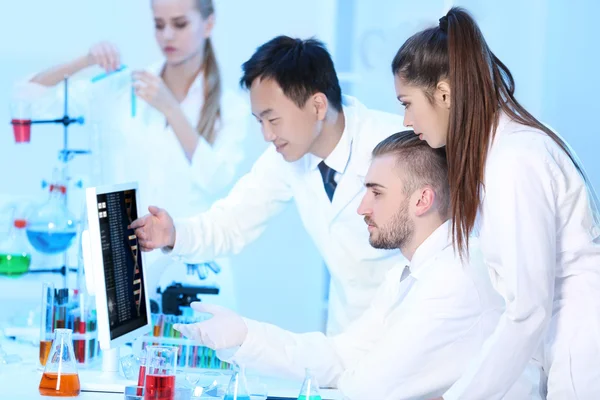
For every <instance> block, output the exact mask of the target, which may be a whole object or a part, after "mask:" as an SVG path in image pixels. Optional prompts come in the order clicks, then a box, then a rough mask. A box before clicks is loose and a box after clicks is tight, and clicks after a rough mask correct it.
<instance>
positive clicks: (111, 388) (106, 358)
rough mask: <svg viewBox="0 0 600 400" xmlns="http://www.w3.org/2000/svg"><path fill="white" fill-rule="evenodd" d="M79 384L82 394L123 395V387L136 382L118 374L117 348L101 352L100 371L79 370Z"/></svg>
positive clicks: (134, 384) (133, 384)
mask: <svg viewBox="0 0 600 400" xmlns="http://www.w3.org/2000/svg"><path fill="white" fill-rule="evenodd" d="M79 382H80V385H81V391H82V392H105V393H106V392H107V393H124V392H125V386H136V385H137V382H136V381H132V380H128V379H125V378H124V377H122V376H121V375H120V374H119V348H116V349H109V350H103V351H102V370H100V371H98V370H85V369H84V370H80V371H79Z"/></svg>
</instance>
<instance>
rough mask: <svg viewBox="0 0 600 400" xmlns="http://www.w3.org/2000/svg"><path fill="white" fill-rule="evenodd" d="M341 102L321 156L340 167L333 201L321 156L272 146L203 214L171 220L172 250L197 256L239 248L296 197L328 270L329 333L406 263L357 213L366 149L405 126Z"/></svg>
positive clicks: (389, 116) (187, 256)
mask: <svg viewBox="0 0 600 400" xmlns="http://www.w3.org/2000/svg"><path fill="white" fill-rule="evenodd" d="M344 102H345V105H344V109H343V110H344V117H345V129H344V132H343V134H342V137H341V139H340V142H339V143H338V145H337V146H336V147H335V149H334V150H333V152H332V153H331V155H330V156H328V157H327V159H326V160H325V162H326V164H328V165H329V166H330V167H331V168H334V169H335V170H336V171H337V172H338V176H337V178H338V185H337V189H336V191H335V195H334V197H333V201H332V202H330V201H329V198H328V197H327V194H326V193H325V189H324V187H323V181H322V178H321V174H320V172H319V169H318V164H319V162H320V161H322V160H321V159H320V158H319V157H317V156H314V155H312V154H308V155H306V156H304V157H303V158H301V159H300V160H298V161H296V162H292V163H288V162H286V161H285V160H284V159H283V157H282V156H281V155H280V154H278V153H277V152H276V151H275V148H274V147H270V148H269V149H267V151H265V153H264V154H263V155H262V156H261V157H260V158H259V160H258V161H257V162H256V163H255V164H254V167H253V168H252V171H251V172H250V173H249V174H247V175H246V176H244V177H242V178H241V179H240V180H239V181H238V183H237V184H236V185H235V186H234V188H233V189H232V191H231V192H230V194H229V195H228V197H227V198H225V199H223V200H220V201H218V202H217V203H215V205H214V206H213V207H212V208H211V209H210V211H208V212H206V213H203V214H200V215H198V216H196V217H194V218H191V219H187V220H177V221H176V222H175V227H176V230H177V240H176V243H175V247H174V249H173V255H174V256H176V257H178V258H180V259H188V260H197V261H198V260H200V261H201V260H206V259H208V260H210V259H213V258H215V257H218V256H222V255H226V254H231V253H237V252H239V251H240V250H242V249H243V248H244V246H246V245H247V244H249V243H250V242H252V241H253V240H255V239H256V238H257V237H258V236H259V235H260V234H261V233H262V232H263V230H264V229H265V227H266V224H267V222H268V221H269V219H270V218H272V217H273V216H275V215H276V214H278V213H279V212H280V211H281V210H282V209H283V207H284V205H285V204H286V203H288V202H290V201H292V200H294V201H295V203H296V206H297V208H298V212H299V214H300V217H301V219H302V222H303V224H304V227H305V228H306V230H307V231H308V233H309V235H310V236H311V237H312V239H313V241H314V243H315V245H316V246H317V248H318V249H319V251H320V253H321V255H322V256H323V258H324V260H325V263H326V265H327V267H328V269H329V272H330V274H331V283H330V290H329V314H328V332H329V333H339V332H341V331H343V330H344V329H345V328H346V327H347V326H348V324H349V323H350V322H351V321H353V320H355V319H356V318H358V316H360V315H361V314H362V313H363V312H364V311H365V310H366V308H367V307H368V306H369V304H370V302H371V300H372V299H373V296H374V294H375V291H376V290H377V288H378V287H379V285H380V284H381V282H382V281H383V279H384V277H385V274H386V272H387V271H388V270H389V269H390V268H391V267H392V266H394V265H398V264H399V263H404V262H405V259H404V257H403V256H402V255H401V254H400V252H399V251H398V250H377V249H374V248H373V247H371V246H370V245H369V233H368V230H367V229H366V226H365V223H364V221H363V218H362V217H361V216H359V215H358V214H357V209H358V205H359V203H360V201H361V198H362V195H363V193H364V177H365V175H366V173H367V169H368V167H369V164H370V162H371V151H372V150H373V148H374V147H375V145H376V144H378V143H379V142H380V141H381V140H383V139H384V138H386V137H387V136H389V135H391V134H393V133H395V132H398V131H401V130H403V126H402V118H401V117H399V116H396V115H392V114H387V113H383V112H379V111H373V110H369V109H367V108H366V107H364V106H363V105H362V104H360V103H359V102H358V101H357V100H356V99H354V98H351V97H344ZM282 267H283V268H285V266H282Z"/></svg>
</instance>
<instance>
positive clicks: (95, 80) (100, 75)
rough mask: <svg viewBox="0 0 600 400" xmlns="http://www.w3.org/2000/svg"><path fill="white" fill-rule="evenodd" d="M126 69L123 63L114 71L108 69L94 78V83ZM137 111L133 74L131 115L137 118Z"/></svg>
mask: <svg viewBox="0 0 600 400" xmlns="http://www.w3.org/2000/svg"><path fill="white" fill-rule="evenodd" d="M125 69H127V66H126V65H121V66H120V67H119V68H117V69H115V70H114V71H107V72H103V73H101V74H98V75H96V76H94V77H93V78H92V83H96V82H99V81H101V80H103V79H105V78H108V77H109V76H112V75H114V74H116V73H119V72H121V71H124V70H125ZM136 113H137V98H136V95H135V88H134V87H133V76H132V77H131V117H132V118H135V115H136Z"/></svg>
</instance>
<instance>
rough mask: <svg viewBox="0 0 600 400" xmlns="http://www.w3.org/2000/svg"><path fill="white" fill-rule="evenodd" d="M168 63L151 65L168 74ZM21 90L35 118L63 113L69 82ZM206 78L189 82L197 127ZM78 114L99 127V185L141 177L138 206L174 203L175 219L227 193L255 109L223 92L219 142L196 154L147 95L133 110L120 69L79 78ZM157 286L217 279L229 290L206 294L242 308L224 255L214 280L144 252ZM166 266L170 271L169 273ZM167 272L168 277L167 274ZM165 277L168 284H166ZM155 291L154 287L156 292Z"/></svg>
mask: <svg viewBox="0 0 600 400" xmlns="http://www.w3.org/2000/svg"><path fill="white" fill-rule="evenodd" d="M163 65H164V63H163V62H160V63H157V64H154V65H152V66H151V67H149V68H148V71H149V72H151V73H153V74H155V75H160V72H161V70H162V67H163ZM15 96H18V97H21V98H27V99H29V100H31V101H32V105H33V112H34V117H37V118H41V117H56V115H62V114H57V113H61V112H62V102H63V85H61V84H59V85H57V87H55V88H52V89H49V88H46V87H44V86H41V85H38V84H35V83H31V82H21V83H19V84H18V85H17V86H16V93H15ZM203 99H204V97H203V79H202V75H201V74H199V76H198V77H197V79H196V80H195V81H194V83H193V84H192V86H191V87H190V89H189V92H188V95H187V97H186V98H185V99H184V100H183V101H182V102H181V105H180V106H181V108H182V110H183V112H184V113H185V115H186V116H187V118H188V120H189V121H190V123H191V124H192V126H194V127H195V126H196V125H197V123H198V120H199V117H200V109H201V107H202V103H203ZM69 102H70V113H71V114H73V115H84V116H85V118H86V124H87V125H88V126H92V127H93V128H94V130H95V131H96V133H97V134H96V135H95V137H96V138H97V143H96V144H95V146H93V147H94V150H95V151H96V152H97V154H95V157H96V160H99V161H100V162H99V168H100V169H99V170H98V171H95V172H96V174H97V175H100V179H99V180H100V182H98V183H99V184H114V183H123V182H132V181H137V182H138V187H139V204H138V213H139V215H140V216H141V215H144V214H146V213H147V209H148V206H149V205H157V206H159V207H161V208H166V209H167V210H169V213H171V214H172V215H173V216H174V217H175V218H177V217H186V216H191V215H195V214H197V213H199V212H202V211H205V210H207V209H208V208H209V207H210V206H211V205H212V203H213V202H214V201H215V200H217V199H218V198H219V197H221V196H223V195H224V194H226V193H227V189H228V188H229V187H230V186H231V184H232V183H233V181H234V178H235V177H236V173H237V169H238V167H239V165H240V163H241V161H242V160H243V157H244V149H243V141H244V138H245V136H246V132H247V128H248V122H249V121H250V118H249V117H250V110H249V107H248V105H247V104H246V102H245V101H244V100H242V98H241V97H240V96H238V95H237V94H234V93H232V92H229V91H225V92H224V94H223V98H222V103H221V104H222V120H221V123H220V124H219V131H218V134H217V138H216V140H215V143H214V145H210V144H208V143H207V142H206V141H205V140H204V139H203V138H200V140H199V142H198V147H197V148H196V151H195V152H194V155H193V158H192V160H191V162H190V161H188V159H187V158H186V156H185V153H184V151H183V148H182V147H181V145H180V143H179V141H178V140H177V137H176V135H175V133H174V132H173V130H172V129H171V127H170V126H166V120H165V117H164V115H163V114H161V113H160V112H159V111H157V110H156V109H154V108H153V107H152V106H150V105H149V104H147V103H146V102H144V101H143V100H141V99H136V102H135V103H136V110H135V116H132V110H131V104H132V99H131V71H130V70H124V71H122V72H119V73H115V74H113V75H111V76H109V77H108V78H105V79H103V80H101V81H99V82H97V83H91V81H90V79H89V78H85V79H84V78H81V79H77V77H74V78H73V79H72V80H71V83H70V88H69ZM144 261H145V263H146V269H147V271H148V274H147V276H148V279H149V282H150V284H151V287H156V286H157V285H159V284H160V286H162V287H163V288H164V287H166V286H168V285H169V284H170V283H171V282H172V281H179V282H184V283H186V282H187V283H189V284H195V285H198V284H217V285H218V286H220V289H221V295H219V296H218V297H215V298H212V297H211V298H206V300H210V301H211V302H215V303H217V304H223V305H226V306H230V307H233V308H235V307H236V302H235V292H234V285H233V278H232V276H231V269H230V268H229V265H228V262H227V260H226V259H219V260H216V261H217V263H218V264H219V265H220V266H221V267H222V270H221V272H220V273H219V274H218V275H215V274H213V273H211V274H210V275H209V277H208V279H207V280H206V281H200V280H198V279H197V278H194V277H188V276H187V274H186V266H185V265H184V264H183V263H181V262H175V261H174V260H173V259H172V258H170V257H168V256H166V255H164V254H161V252H159V251H154V252H150V253H146V256H145V258H144ZM163 271H164V273H163ZM161 274H162V276H161ZM159 280H160V283H159ZM151 295H153V293H151Z"/></svg>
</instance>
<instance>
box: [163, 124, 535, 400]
mask: <svg viewBox="0 0 600 400" xmlns="http://www.w3.org/2000/svg"><path fill="white" fill-rule="evenodd" d="M373 156H374V159H373V162H372V164H371V167H370V168H369V171H368V173H367V176H366V180H365V186H366V187H367V192H366V194H364V196H363V198H362V202H361V203H360V206H359V207H358V213H359V214H360V215H362V216H364V222H365V223H366V225H367V226H368V228H366V229H365V230H368V232H369V242H370V244H371V245H372V246H373V247H375V248H379V249H393V248H399V249H400V250H401V251H402V253H403V254H404V255H405V256H406V258H407V259H408V260H409V262H408V263H407V264H406V265H405V264H398V265H396V266H395V267H394V268H393V269H392V270H390V271H389V272H388V274H387V276H386V279H385V281H384V282H383V284H382V285H381V287H380V288H379V290H378V292H377V295H376V296H375V298H374V300H373V302H372V303H371V306H370V307H369V309H368V310H367V311H366V312H365V313H364V314H363V315H362V316H361V317H360V318H359V319H358V320H356V321H355V322H353V323H352V324H351V325H350V326H349V327H348V329H347V330H346V331H345V332H344V333H342V334H340V335H336V336H333V337H330V338H328V337H326V336H325V335H323V334H322V333H320V332H314V333H305V334H296V333H292V332H288V331H285V330H283V329H281V328H278V327H276V326H274V325H270V324H267V323H261V322H258V321H253V320H250V319H244V318H242V317H240V316H238V315H237V314H235V313H234V312H232V311H230V310H228V309H224V308H222V307H219V306H211V305H204V304H202V303H193V308H194V309H195V310H197V311H201V312H208V313H211V314H213V317H212V318H211V319H209V320H207V321H204V322H200V323H196V324H191V325H176V326H175V329H177V330H179V331H180V332H182V333H183V334H184V335H185V336H187V337H190V338H193V339H195V340H198V341H199V342H201V343H202V344H204V345H206V346H208V347H211V348H213V349H216V350H222V351H219V352H218V354H219V357H221V358H222V359H225V360H226V361H230V362H235V363H237V364H238V365H244V366H245V367H247V368H252V369H257V370H259V371H261V372H262V373H266V374H272V375H279V376H281V375H284V376H286V377H291V378H298V379H301V378H302V377H303V376H304V370H305V368H310V369H311V370H312V371H313V373H314V374H315V376H316V377H317V380H318V382H319V383H321V384H322V385H323V386H327V387H337V388H339V389H340V391H341V392H342V394H343V395H344V396H345V397H347V398H349V399H359V400H362V399H381V400H383V399H394V400H399V399H429V398H432V397H434V396H437V395H439V394H442V393H444V391H445V390H446V389H447V388H449V387H450V386H451V385H452V383H453V382H454V381H456V380H457V379H458V378H459V377H460V376H461V373H462V372H463V371H464V370H465V368H466V366H467V363H468V360H469V358H470V357H471V356H473V355H475V354H477V352H478V351H479V350H480V349H481V346H482V344H483V342H484V340H485V339H486V337H487V336H488V335H489V334H490V333H491V332H492V331H493V329H494V327H495V325H496V322H497V320H498V317H499V315H500V312H501V308H502V301H501V299H500V297H499V296H497V295H496V294H495V293H494V291H493V289H492V286H491V282H490V280H489V277H488V276H487V272H486V269H485V266H484V265H483V263H482V261H481V259H480V258H479V257H477V250H476V245H475V243H473V244H474V245H475V247H473V248H472V250H471V258H470V259H469V257H466V259H465V260H464V262H461V260H460V257H459V256H458V255H457V254H455V252H454V249H453V246H452V237H451V235H450V226H451V225H450V223H449V221H448V208H449V204H450V191H449V188H448V180H447V166H446V156H445V150H444V149H432V148H430V147H429V146H428V145H427V143H426V142H424V141H421V140H419V138H418V137H417V136H416V135H415V134H414V133H413V132H412V131H405V132H401V133H398V134H395V135H392V136H390V137H389V138H387V139H385V140H384V141H383V142H381V143H380V144H379V145H378V146H377V147H376V148H375V149H374V150H373ZM473 240H474V241H475V239H473ZM527 381H528V380H527V379H526V377H525V376H524V377H523V379H522V380H521V381H519V382H518V383H517V384H516V385H515V386H514V387H513V388H512V389H511V391H510V393H509V396H508V397H506V398H507V399H518V400H523V399H531V398H539V397H538V396H536V395H535V394H534V389H535V387H536V386H535V385H534V384H533V383H530V384H528V383H527Z"/></svg>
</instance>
